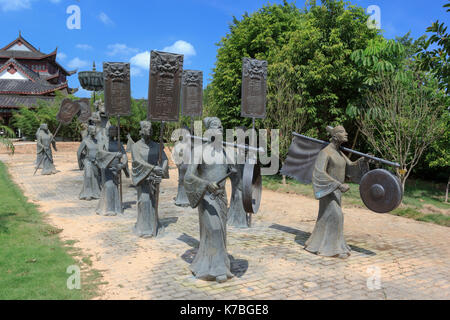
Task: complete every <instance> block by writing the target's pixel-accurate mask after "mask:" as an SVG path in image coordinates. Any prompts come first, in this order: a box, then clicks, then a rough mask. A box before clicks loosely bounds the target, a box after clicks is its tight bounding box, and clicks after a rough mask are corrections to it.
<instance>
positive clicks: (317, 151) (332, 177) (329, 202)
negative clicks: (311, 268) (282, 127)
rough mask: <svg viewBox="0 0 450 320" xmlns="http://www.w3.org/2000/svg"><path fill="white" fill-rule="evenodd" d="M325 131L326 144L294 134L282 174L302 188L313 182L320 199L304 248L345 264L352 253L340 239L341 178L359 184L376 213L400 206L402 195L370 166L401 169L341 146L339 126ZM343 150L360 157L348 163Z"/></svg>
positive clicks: (342, 131)
mask: <svg viewBox="0 0 450 320" xmlns="http://www.w3.org/2000/svg"><path fill="white" fill-rule="evenodd" d="M327 132H328V133H329V134H330V135H331V143H329V144H328V143H326V142H324V141H320V140H317V139H314V138H309V137H306V136H303V135H299V134H297V133H294V136H295V138H294V141H293V142H292V145H291V146H290V148H289V154H288V157H287V159H286V161H285V163H284V166H283V168H282V170H281V173H282V174H284V175H287V176H290V177H293V178H295V179H297V180H298V181H300V182H303V183H310V182H312V184H313V189H314V194H315V197H316V199H318V200H319V214H318V218H317V222H316V225H315V227H314V230H313V232H312V234H311V236H310V238H309V239H308V241H306V243H305V250H307V251H309V252H311V253H315V254H317V255H321V256H325V257H337V258H342V259H345V258H347V257H349V256H350V252H351V249H350V247H349V246H348V245H347V243H346V241H345V239H344V215H343V213H342V209H341V199H342V194H343V193H345V192H347V191H349V189H350V187H349V186H348V185H347V184H346V183H345V179H346V178H349V179H350V180H351V181H352V182H354V183H359V184H360V193H361V198H362V199H363V201H364V203H365V204H366V205H367V206H368V208H369V209H371V210H372V211H375V212H378V213H385V212H389V211H391V210H394V209H395V208H396V207H398V206H399V205H400V202H401V199H402V196H403V194H402V191H401V185H400V181H399V180H398V178H397V177H395V176H393V175H392V174H391V173H390V172H388V171H386V170H382V169H377V170H372V171H369V161H370V160H374V161H378V162H381V163H384V164H387V165H391V166H394V167H399V164H397V163H393V162H390V161H387V160H383V159H379V158H376V157H374V156H371V155H367V154H363V153H360V152H358V151H354V150H351V149H347V148H344V147H342V146H341V145H342V144H343V143H345V142H347V141H348V136H347V132H346V131H345V128H344V127H342V126H337V127H335V128H333V127H327ZM343 151H347V152H352V153H354V154H357V155H360V156H362V157H361V158H360V159H358V160H357V161H355V162H352V161H350V160H349V159H348V157H347V156H346V155H345V154H344V153H343ZM374 200H375V201H374ZM367 201H370V202H367Z"/></svg>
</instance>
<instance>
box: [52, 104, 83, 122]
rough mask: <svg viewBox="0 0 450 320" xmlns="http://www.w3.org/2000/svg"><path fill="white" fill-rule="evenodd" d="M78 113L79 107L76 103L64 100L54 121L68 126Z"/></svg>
mask: <svg viewBox="0 0 450 320" xmlns="http://www.w3.org/2000/svg"><path fill="white" fill-rule="evenodd" d="M79 111H80V105H79V104H78V102H76V101H72V100H70V99H69V98H65V99H64V100H63V101H62V103H61V107H60V108H59V112H58V114H57V115H56V119H57V120H58V121H60V122H62V123H64V124H69V123H71V122H72V119H73V117H74V116H75V115H76V114H77V113H78V112H79Z"/></svg>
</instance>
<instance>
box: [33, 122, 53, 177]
mask: <svg viewBox="0 0 450 320" xmlns="http://www.w3.org/2000/svg"><path fill="white" fill-rule="evenodd" d="M52 146H53V149H55V151H58V150H57V149H56V142H55V140H54V139H53V135H52V134H51V133H50V131H49V130H48V126H47V124H45V123H43V124H41V127H40V130H39V131H38V134H37V159H39V161H40V162H39V163H40V164H39V163H38V164H37V168H42V172H41V174H42V175H52V174H55V173H57V172H58V171H57V170H56V168H55V166H54V164H53V154H52V148H51V147H52ZM37 168H36V169H37Z"/></svg>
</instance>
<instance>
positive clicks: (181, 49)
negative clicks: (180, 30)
mask: <svg viewBox="0 0 450 320" xmlns="http://www.w3.org/2000/svg"><path fill="white" fill-rule="evenodd" d="M162 51H165V52H171V53H178V54H183V55H185V56H195V55H196V54H197V52H195V49H194V46H193V45H192V44H190V43H189V42H186V41H184V40H178V41H177V42H175V43H174V44H173V45H171V46H168V47H165V48H164V49H163V50H162Z"/></svg>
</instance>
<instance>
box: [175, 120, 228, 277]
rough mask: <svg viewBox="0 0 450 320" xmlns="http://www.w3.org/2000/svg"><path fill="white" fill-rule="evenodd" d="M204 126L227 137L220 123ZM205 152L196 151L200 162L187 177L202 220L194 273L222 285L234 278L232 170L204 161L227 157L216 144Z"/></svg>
mask: <svg viewBox="0 0 450 320" xmlns="http://www.w3.org/2000/svg"><path fill="white" fill-rule="evenodd" d="M204 123H205V127H206V129H210V130H214V131H215V134H217V135H222V134H223V129H222V123H221V121H220V119H218V118H206V119H204ZM194 149H195V148H194ZM217 149H218V150H217ZM202 150H203V152H195V150H194V157H196V158H194V159H193V161H192V163H191V164H189V166H188V169H187V171H186V175H185V177H184V187H185V189H186V194H187V196H188V199H189V202H190V205H191V207H193V208H196V207H197V206H198V213H199V220H200V247H199V249H198V252H197V255H196V256H195V258H194V261H193V262H192V264H191V266H190V269H191V271H192V273H193V274H194V275H195V276H196V277H197V278H198V279H203V280H215V281H217V282H219V283H222V282H225V281H227V280H228V279H230V278H232V277H233V275H232V274H231V271H230V259H229V257H228V253H227V245H226V242H227V241H226V238H227V230H226V223H227V197H226V192H225V181H224V177H226V176H227V174H228V169H229V168H228V165H227V164H226V163H225V161H223V162H222V163H213V164H207V163H205V161H203V159H202V154H203V153H204V154H213V153H214V152H222V154H224V150H223V148H216V146H215V145H214V143H213V142H206V143H203V145H202ZM228 175H229V174H228Z"/></svg>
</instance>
